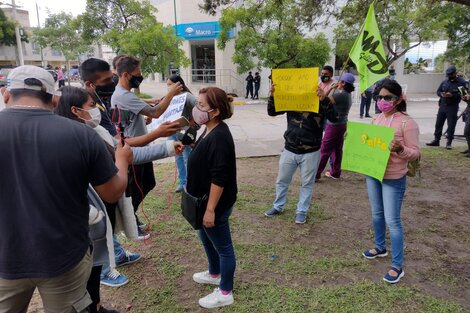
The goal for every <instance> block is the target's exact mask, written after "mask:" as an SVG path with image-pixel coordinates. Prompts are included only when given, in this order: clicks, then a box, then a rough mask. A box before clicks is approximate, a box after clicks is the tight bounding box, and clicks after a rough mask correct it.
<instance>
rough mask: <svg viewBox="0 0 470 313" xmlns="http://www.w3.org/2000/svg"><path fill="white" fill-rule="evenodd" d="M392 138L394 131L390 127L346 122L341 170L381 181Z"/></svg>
mask: <svg viewBox="0 0 470 313" xmlns="http://www.w3.org/2000/svg"><path fill="white" fill-rule="evenodd" d="M393 136H394V130H393V128H390V127H385V126H377V125H372V124H365V123H356V122H348V126H347V135H346V139H345V141H344V146H343V160H342V162H341V169H343V170H348V171H352V172H356V173H361V174H365V175H367V176H371V177H374V178H376V179H378V180H380V181H382V180H383V177H384V174H385V169H386V168H387V162H388V158H389V157H390V150H389V145H390V142H392V140H393Z"/></svg>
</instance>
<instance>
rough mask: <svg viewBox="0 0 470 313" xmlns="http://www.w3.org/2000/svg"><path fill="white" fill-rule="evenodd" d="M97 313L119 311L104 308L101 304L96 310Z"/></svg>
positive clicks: (116, 312) (115, 312) (117, 312)
mask: <svg viewBox="0 0 470 313" xmlns="http://www.w3.org/2000/svg"><path fill="white" fill-rule="evenodd" d="M98 313H119V311H116V310H108V309H105V308H104V307H103V306H100V309H99V310H98Z"/></svg>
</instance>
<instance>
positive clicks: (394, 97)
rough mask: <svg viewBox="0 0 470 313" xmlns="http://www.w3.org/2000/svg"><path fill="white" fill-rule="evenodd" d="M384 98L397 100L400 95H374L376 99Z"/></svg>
mask: <svg viewBox="0 0 470 313" xmlns="http://www.w3.org/2000/svg"><path fill="white" fill-rule="evenodd" d="M382 99H383V100H385V101H390V100H393V101H395V100H397V99H398V97H397V96H393V95H392V96H381V95H377V96H375V97H374V100H376V101H378V100H382Z"/></svg>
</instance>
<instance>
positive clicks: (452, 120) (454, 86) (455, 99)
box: [426, 65, 468, 150]
mask: <svg viewBox="0 0 470 313" xmlns="http://www.w3.org/2000/svg"><path fill="white" fill-rule="evenodd" d="M446 76H447V79H446V80H444V81H443V82H442V83H441V84H440V85H439V88H437V96H438V97H439V111H438V112H437V118H436V126H435V129H434V140H433V141H431V142H428V143H426V145H427V146H431V147H438V146H439V145H440V140H441V136H442V128H443V127H444V123H445V121H446V119H447V144H446V149H448V150H450V149H452V140H453V139H454V132H455V125H456V124H457V113H458V111H459V103H460V100H461V99H462V95H461V93H460V91H459V87H460V88H464V89H466V90H468V86H467V83H466V82H465V80H463V79H462V78H460V77H457V69H456V68H455V66H453V65H451V66H449V67H448V68H447V70H446Z"/></svg>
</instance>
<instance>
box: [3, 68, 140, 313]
mask: <svg viewBox="0 0 470 313" xmlns="http://www.w3.org/2000/svg"><path fill="white" fill-rule="evenodd" d="M54 94H55V91H54V80H53V78H52V76H51V75H50V74H49V73H48V72H47V71H45V70H44V69H42V68H39V67H35V66H30V65H26V66H21V67H17V68H15V69H14V70H13V71H11V73H10V74H9V76H8V81H7V90H6V91H5V92H4V95H3V99H4V101H5V104H6V108H5V109H4V110H2V111H1V112H0V146H1V147H2V153H0V172H1V173H2V175H0V313H7V312H9V313H10V312H27V309H28V304H29V302H30V300H31V297H32V295H33V292H34V290H35V289H36V288H38V290H39V293H40V295H41V298H42V301H43V305H44V311H45V312H48V313H63V312H87V311H86V310H87V307H88V305H89V304H90V303H91V301H90V298H89V296H88V293H87V291H86V282H87V280H88V277H89V275H90V270H91V266H92V259H91V247H90V239H89V238H88V212H89V205H88V199H87V187H88V185H89V184H91V185H92V186H94V188H95V190H96V191H97V192H98V194H99V195H100V197H101V198H102V199H105V200H106V201H109V202H113V201H117V199H118V198H119V197H120V196H121V195H122V193H123V192H124V190H125V188H126V185H127V168H128V165H129V163H130V162H131V161H132V153H131V152H130V149H129V147H128V146H125V147H124V148H123V147H119V148H118V150H117V151H116V165H115V164H114V163H113V161H112V159H111V156H110V155H109V152H108V151H107V149H106V147H105V145H104V143H103V140H102V139H101V138H100V137H99V136H98V135H97V134H96V132H95V131H93V129H91V128H89V127H88V126H86V125H85V124H82V123H77V122H75V121H72V120H70V119H65V118H63V117H60V116H57V115H54V114H53V113H52V112H51V109H52V107H53V105H52V98H53V95H54Z"/></svg>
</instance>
